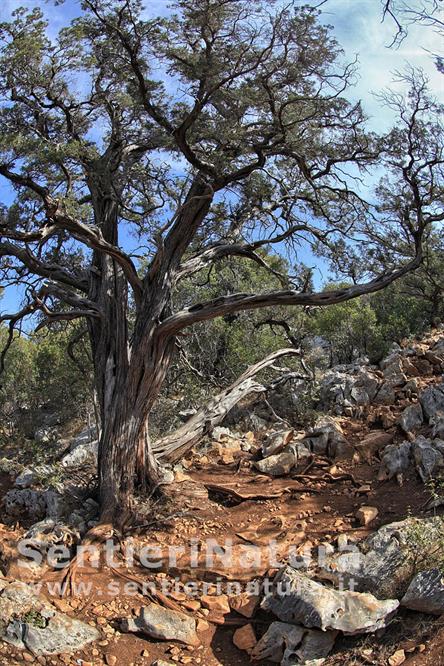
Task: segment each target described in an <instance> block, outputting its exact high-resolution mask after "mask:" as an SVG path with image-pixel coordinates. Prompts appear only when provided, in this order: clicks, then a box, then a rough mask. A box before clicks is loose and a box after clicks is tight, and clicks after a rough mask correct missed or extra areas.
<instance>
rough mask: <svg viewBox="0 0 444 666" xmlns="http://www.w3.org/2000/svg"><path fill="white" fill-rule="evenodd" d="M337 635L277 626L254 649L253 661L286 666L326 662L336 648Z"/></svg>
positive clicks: (270, 628)
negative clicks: (326, 658)
mask: <svg viewBox="0 0 444 666" xmlns="http://www.w3.org/2000/svg"><path fill="white" fill-rule="evenodd" d="M337 633H338V632H337V631H326V632H322V631H316V630H313V629H306V628H305V627H300V626H295V625H294V624H287V623H285V622H273V623H272V624H271V625H270V626H269V628H268V630H267V631H266V633H265V634H264V635H263V636H262V638H261V639H260V640H259V641H258V642H257V644H256V645H255V647H254V648H253V650H252V652H251V658H252V660H253V661H257V662H259V663H261V664H262V663H264V662H265V661H272V662H275V663H279V662H280V663H281V664H283V665H284V666H293V665H294V664H300V663H306V662H307V661H308V660H311V659H324V658H325V657H326V656H327V655H328V654H329V653H330V651H331V649H332V648H333V645H334V642H335V639H336V636H337Z"/></svg>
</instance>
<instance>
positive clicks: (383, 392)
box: [373, 382, 396, 405]
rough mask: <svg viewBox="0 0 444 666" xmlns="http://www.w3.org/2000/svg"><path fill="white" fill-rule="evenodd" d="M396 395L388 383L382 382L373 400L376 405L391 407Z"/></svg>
mask: <svg viewBox="0 0 444 666" xmlns="http://www.w3.org/2000/svg"><path fill="white" fill-rule="evenodd" d="M395 400H396V393H395V390H394V388H393V386H392V385H391V384H390V382H384V384H382V386H381V387H380V389H379V391H378V392H377V394H376V395H375V398H374V400H373V402H374V404H376V405H393V404H394V402H395Z"/></svg>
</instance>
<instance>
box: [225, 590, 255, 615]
mask: <svg viewBox="0 0 444 666" xmlns="http://www.w3.org/2000/svg"><path fill="white" fill-rule="evenodd" d="M259 602H260V597H258V596H257V595H250V594H248V592H242V593H241V594H237V595H235V596H233V597H230V598H229V603H230V608H231V609H232V610H234V611H236V612H237V613H239V614H240V615H243V616H244V617H248V618H250V617H253V615H254V614H255V612H256V609H257V607H258V606H259Z"/></svg>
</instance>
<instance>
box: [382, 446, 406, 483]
mask: <svg viewBox="0 0 444 666" xmlns="http://www.w3.org/2000/svg"><path fill="white" fill-rule="evenodd" d="M411 450H412V445H411V443H410V442H408V441H405V442H402V443H401V444H389V446H386V448H385V449H384V451H383V452H382V456H381V466H380V468H379V472H378V480H379V481H384V480H389V479H393V477H394V476H396V477H397V478H398V480H401V479H402V475H403V473H404V472H406V471H407V470H408V468H409V466H410V462H411V459H410V456H411Z"/></svg>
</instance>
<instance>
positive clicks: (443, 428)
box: [432, 416, 444, 439]
mask: <svg viewBox="0 0 444 666" xmlns="http://www.w3.org/2000/svg"><path fill="white" fill-rule="evenodd" d="M435 437H437V438H438V439H444V416H441V417H439V418H437V419H436V420H435V422H434V424H433V430H432V438H433V439H435Z"/></svg>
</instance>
